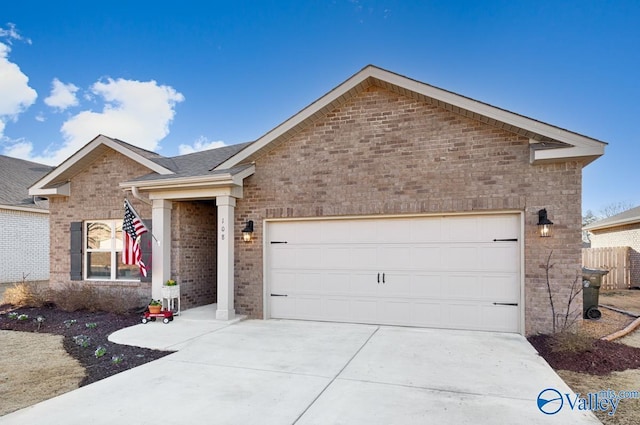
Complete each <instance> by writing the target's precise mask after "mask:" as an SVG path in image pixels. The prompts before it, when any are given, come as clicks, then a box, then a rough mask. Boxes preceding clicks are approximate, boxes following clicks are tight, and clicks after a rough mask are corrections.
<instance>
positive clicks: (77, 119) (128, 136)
mask: <svg viewBox="0 0 640 425" xmlns="http://www.w3.org/2000/svg"><path fill="white" fill-rule="evenodd" d="M91 92H92V94H93V96H94V100H103V101H104V107H103V108H102V111H101V112H94V111H91V110H85V111H82V112H80V113H78V114H76V115H74V116H72V117H71V118H69V119H68V120H67V121H65V122H64V123H63V124H62V127H61V129H60V131H61V133H62V136H63V139H64V143H63V144H62V146H61V147H58V148H57V149H56V148H49V149H47V150H46V151H45V152H43V153H41V154H38V155H33V146H32V145H31V144H30V143H29V142H22V141H21V142H19V143H14V144H13V145H11V146H9V147H7V148H5V152H6V153H7V154H9V153H8V152H15V153H19V154H20V157H21V158H25V159H29V160H31V161H36V162H41V163H45V164H54V165H56V164H59V163H61V162H62V161H64V160H65V159H67V158H68V157H69V156H71V155H72V154H74V153H75V152H76V151H77V150H78V149H80V148H81V147H82V146H84V145H86V144H87V143H88V142H90V141H91V140H92V139H93V138H95V137H96V136H97V135H98V134H104V135H106V136H109V137H114V138H117V139H121V140H124V141H126V142H128V143H131V144H133V145H135V146H139V147H141V148H143V149H148V150H156V149H157V148H158V143H159V142H160V140H162V139H163V138H164V137H165V136H166V135H167V134H169V124H170V123H171V121H172V120H173V117H174V116H175V113H176V112H175V106H176V104H177V103H179V102H182V101H183V100H184V96H183V95H182V94H181V93H179V92H177V91H176V90H175V89H174V88H173V87H170V86H164V85H158V83H156V82H155V81H135V80H125V79H122V78H120V79H117V80H113V79H111V78H109V79H107V80H106V81H98V82H97V83H95V84H93V86H91ZM25 154H26V155H27V156H25Z"/></svg>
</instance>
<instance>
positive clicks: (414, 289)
mask: <svg viewBox="0 0 640 425" xmlns="http://www.w3.org/2000/svg"><path fill="white" fill-rule="evenodd" d="M411 295H412V296H413V297H417V298H427V299H428V298H443V297H444V288H443V277H442V275H441V274H440V273H433V274H429V273H424V272H422V273H415V274H413V275H412V276H411Z"/></svg>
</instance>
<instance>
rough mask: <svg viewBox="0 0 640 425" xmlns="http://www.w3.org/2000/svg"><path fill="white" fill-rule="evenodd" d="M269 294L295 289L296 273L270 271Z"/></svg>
mask: <svg viewBox="0 0 640 425" xmlns="http://www.w3.org/2000/svg"><path fill="white" fill-rule="evenodd" d="M270 279H271V292H290V291H295V289H296V285H295V282H296V273H295V272H292V271H286V270H272V271H271V274H270Z"/></svg>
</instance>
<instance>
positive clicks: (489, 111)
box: [371, 68, 606, 155]
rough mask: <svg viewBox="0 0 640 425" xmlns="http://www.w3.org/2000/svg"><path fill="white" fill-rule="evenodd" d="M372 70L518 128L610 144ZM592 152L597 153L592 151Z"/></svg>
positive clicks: (581, 143)
mask: <svg viewBox="0 0 640 425" xmlns="http://www.w3.org/2000/svg"><path fill="white" fill-rule="evenodd" d="M371 73H372V75H371V76H372V77H374V78H378V79H379V80H382V81H386V82H388V83H390V84H394V85H396V86H399V87H402V88H404V89H406V90H410V91H413V92H416V93H419V94H422V95H424V96H427V97H431V98H434V99H437V100H440V101H442V102H444V103H448V104H450V105H453V106H457V107H459V108H461V109H465V110H467V111H470V112H474V113H476V114H479V115H483V116H485V117H487V118H490V119H494V120H496V121H500V122H503V123H505V124H509V125H512V126H514V127H518V128H522V129H524V130H528V131H531V132H532V133H536V134H539V135H541V136H546V137H549V138H551V139H554V140H558V141H561V142H564V143H568V144H570V145H572V146H576V147H581V148H587V147H593V148H601V153H600V155H602V154H603V153H604V146H605V145H606V143H605V142H602V141H599V140H596V139H593V138H590V137H587V136H582V135H580V134H577V133H573V132H571V131H567V130H564V129H562V128H559V127H555V126H553V125H550V124H545V123H543V122H540V121H536V120H533V119H531V118H527V117H525V116H522V115H518V114H515V113H513V112H509V111H507V110H504V109H500V108H497V107H495V106H491V105H488V104H486V103H483V102H479V101H477V100H474V99H470V98H468V97H464V96H460V95H458V94H455V93H452V92H449V91H446V90H442V89H439V88H437V87H434V86H430V85H428V84H425V83H421V82H419V81H416V80H411V79H409V78H407V77H403V76H401V75H398V74H394V73H391V72H389V71H385V70H383V69H379V68H373V69H372V71H371ZM589 155H594V154H593V153H592V154H589Z"/></svg>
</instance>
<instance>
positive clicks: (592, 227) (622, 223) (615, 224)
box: [582, 217, 640, 231]
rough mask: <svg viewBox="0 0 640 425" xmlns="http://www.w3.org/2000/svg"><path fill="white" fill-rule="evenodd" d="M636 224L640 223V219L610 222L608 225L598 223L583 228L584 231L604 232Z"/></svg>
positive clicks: (633, 218) (632, 218)
mask: <svg viewBox="0 0 640 425" xmlns="http://www.w3.org/2000/svg"><path fill="white" fill-rule="evenodd" d="M636 223H640V217H631V218H625V219H622V220H616V221H610V222H608V223H605V224H601V225H598V223H597V222H596V223H593V224H589V225H588V226H584V227H583V228H582V230H588V231H591V230H602V229H609V228H612V227H619V226H626V225H628V224H636Z"/></svg>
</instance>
